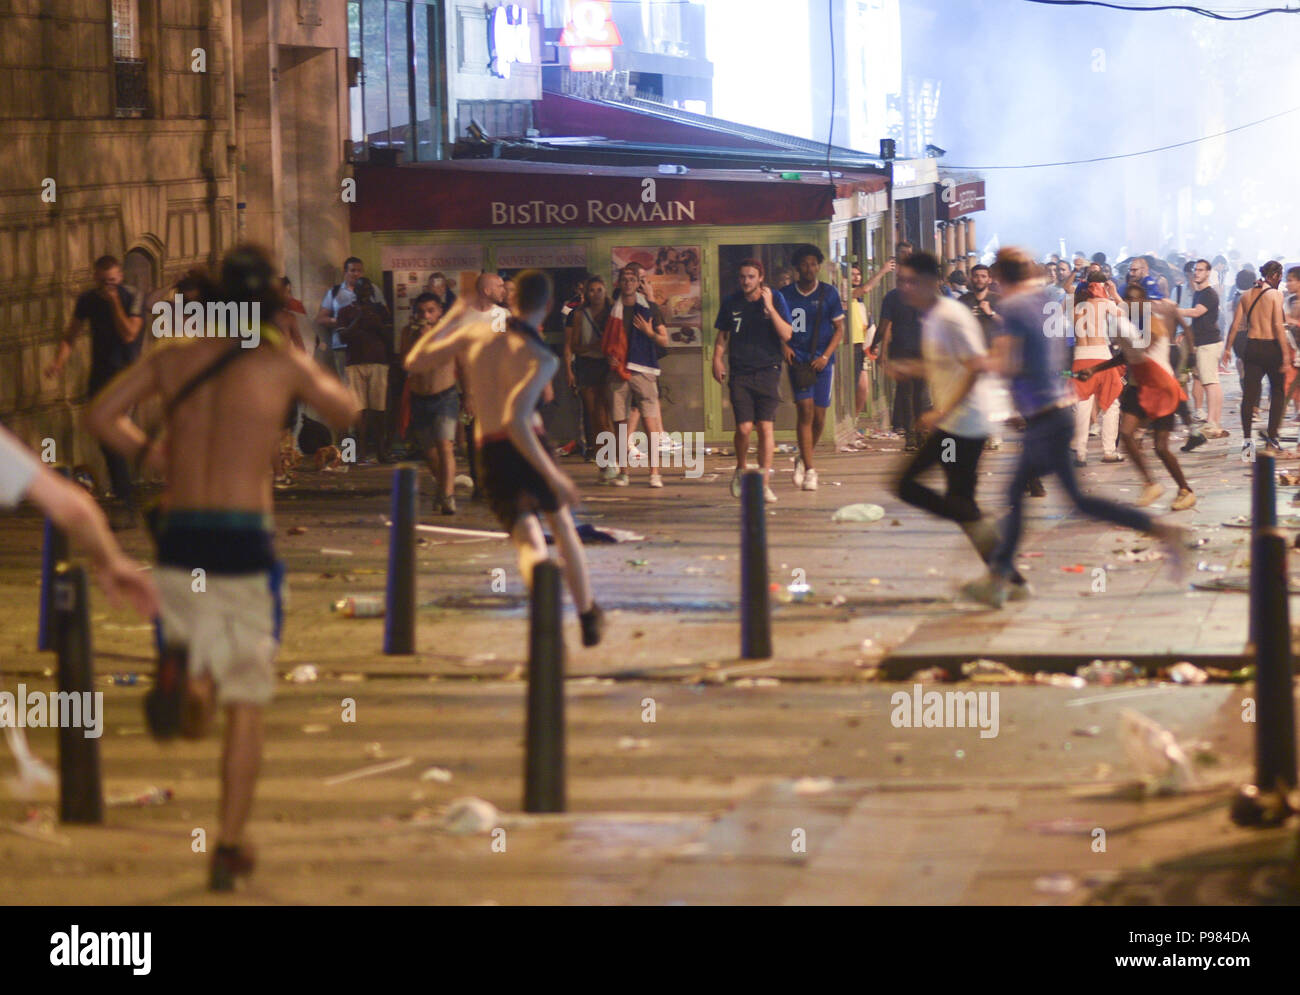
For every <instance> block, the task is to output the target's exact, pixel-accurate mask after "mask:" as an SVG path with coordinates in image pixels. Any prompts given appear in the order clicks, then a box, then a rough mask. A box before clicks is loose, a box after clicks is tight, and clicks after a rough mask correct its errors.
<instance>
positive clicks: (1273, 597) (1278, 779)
mask: <svg viewBox="0 0 1300 995" xmlns="http://www.w3.org/2000/svg"><path fill="white" fill-rule="evenodd" d="M1250 555H1251V568H1252V569H1251V584H1252V591H1253V588H1254V585H1255V584H1256V583H1258V584H1260V590H1259V592H1258V595H1257V596H1255V597H1254V607H1255V612H1256V614H1257V616H1258V617H1257V618H1256V619H1255V631H1256V632H1257V633H1258V634H1259V638H1258V640H1257V642H1256V644H1255V720H1256V721H1255V785H1256V787H1258V788H1259V790H1260V791H1261V792H1272V791H1276V790H1278V789H1279V787H1280V786H1282V785H1285V787H1286V788H1294V787H1295V786H1296V754H1295V706H1294V702H1293V697H1292V696H1293V693H1294V692H1293V691H1292V687H1291V682H1292V666H1291V613H1290V605H1289V604H1288V600H1287V599H1288V598H1289V597H1290V595H1289V592H1288V590H1287V544H1286V538H1285V537H1284V536H1283V535H1282V533H1281V532H1279V531H1278V530H1277V529H1267V530H1264V531H1261V532H1259V533H1257V534H1256V535H1255V537H1254V540H1253V541H1252V543H1251V551H1250Z"/></svg>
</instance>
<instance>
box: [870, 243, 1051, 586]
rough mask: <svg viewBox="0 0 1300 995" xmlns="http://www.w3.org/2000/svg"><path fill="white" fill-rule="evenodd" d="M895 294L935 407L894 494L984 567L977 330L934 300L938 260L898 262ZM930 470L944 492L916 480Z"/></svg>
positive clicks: (989, 400) (958, 307) (986, 412)
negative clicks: (910, 319) (932, 518)
mask: <svg viewBox="0 0 1300 995" xmlns="http://www.w3.org/2000/svg"><path fill="white" fill-rule="evenodd" d="M898 289H899V290H900V292H901V293H902V295H903V297H904V299H905V300H906V301H907V303H908V305H909V306H911V307H914V308H916V310H917V311H918V312H919V313H920V314H921V316H922V320H921V353H922V356H923V359H924V367H923V369H924V373H925V375H926V378H927V379H928V381H929V384H930V396H931V397H932V398H933V399H934V405H935V406H934V407H933V408H931V409H930V410H929V411H926V412H925V413H924V414H922V415H921V417H920V422H921V425H922V426H923V427H924V429H925V430H926V431H927V432H929V433H930V434H929V435H928V436H927V438H926V440H925V444H924V445H923V446H921V451H920V452H918V453H917V454H916V456H915V457H914V458H913V459H912V461H911V462H910V463H908V464H907V467H906V469H904V470H903V472H902V474H901V475H900V476H899V478H898V481H897V482H896V484H895V485H894V492H895V493H896V494H897V495H898V496H899V498H901V499H902V500H904V501H906V502H907V503H908V504H911V505H915V506H916V507H918V508H920V509H922V510H924V511H928V512H930V514H932V515H938V516H939V517H941V518H947V519H949V520H951V521H954V522H956V523H957V524H958V525H959V526H960V527H961V530H962V531H963V532H965V533H966V537H967V538H968V539H969V540H970V541H971V545H973V546H974V547H975V549H976V551H977V552H978V553H979V554H980V559H982V560H984V561H985V562H986V563H987V562H988V559H989V557H990V556H991V555H992V554H993V550H994V549H995V548H997V544H998V531H997V528H996V526H994V524H993V523H992V522H990V521H989V520H988V519H987V518H985V517H984V513H983V512H981V511H980V508H979V505H978V504H976V503H975V485H976V483H977V482H978V480H979V462H980V456H981V455H982V454H983V452H984V441H985V439H987V438H988V434H989V430H990V428H991V424H992V413H993V410H994V407H995V403H996V402H995V399H994V396H993V393H992V386H993V384H992V382H991V381H990V379H989V378H988V377H987V376H986V375H985V371H986V370H987V368H988V347H987V346H986V345H985V342H984V332H983V331H982V330H981V329H980V326H979V323H978V322H977V321H976V320H975V317H974V315H973V314H972V313H971V311H970V309H969V308H968V306H967V305H965V304H963V303H959V302H957V301H955V300H952V299H951V298H948V297H945V296H944V295H943V294H941V292H940V287H939V261H938V260H937V259H936V258H935V257H934V256H932V255H931V254H930V253H928V252H917V253H914V254H913V255H911V256H909V257H908V258H907V259H906V260H904V262H903V264H902V266H900V267H899V270H898ZM910 370H911V372H918V369H917V368H915V367H912V368H910ZM936 464H938V465H939V466H940V468H941V469H942V470H943V474H944V476H945V477H946V478H947V482H948V488H947V492H946V493H944V494H938V493H936V492H935V491H933V490H931V489H930V488H928V487H926V486H925V485H924V484H922V483H920V482H919V481H918V480H917V477H919V476H920V475H921V474H922V473H924V472H925V471H926V470H928V469H930V468H931V467H932V466H934V465H936ZM1011 580H1012V584H1013V586H1012V588H1011V596H1012V598H1015V599H1019V598H1022V597H1026V596H1028V594H1029V585H1028V584H1026V583H1025V580H1024V578H1023V577H1021V576H1020V575H1019V574H1013V575H1012V578H1011Z"/></svg>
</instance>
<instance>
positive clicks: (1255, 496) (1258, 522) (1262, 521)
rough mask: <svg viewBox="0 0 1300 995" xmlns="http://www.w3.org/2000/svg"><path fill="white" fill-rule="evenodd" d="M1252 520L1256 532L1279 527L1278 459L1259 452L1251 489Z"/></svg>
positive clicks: (1256, 457)
mask: <svg viewBox="0 0 1300 995" xmlns="http://www.w3.org/2000/svg"><path fill="white" fill-rule="evenodd" d="M1250 497H1251V502H1250V520H1251V525H1252V528H1253V529H1254V531H1255V532H1258V531H1259V530H1260V529H1271V528H1276V527H1277V460H1276V459H1274V458H1273V457H1272V456H1268V455H1266V454H1263V453H1257V454H1256V456H1255V477H1254V486H1253V488H1252V489H1251V495H1250Z"/></svg>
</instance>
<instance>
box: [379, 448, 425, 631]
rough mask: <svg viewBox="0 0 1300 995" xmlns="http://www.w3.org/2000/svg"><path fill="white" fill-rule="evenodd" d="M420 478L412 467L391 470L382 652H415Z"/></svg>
mask: <svg viewBox="0 0 1300 995" xmlns="http://www.w3.org/2000/svg"><path fill="white" fill-rule="evenodd" d="M419 498H420V481H419V476H418V475H417V471H416V468H415V467H414V466H411V465H406V464H404V465H402V466H399V467H398V468H397V469H396V470H395V471H394V472H393V506H392V519H393V527H392V528H391V529H390V530H389V535H388V593H387V597H386V602H385V605H384V652H385V653H388V654H400V653H414V652H415V517H416V513H417V509H418V508H419Z"/></svg>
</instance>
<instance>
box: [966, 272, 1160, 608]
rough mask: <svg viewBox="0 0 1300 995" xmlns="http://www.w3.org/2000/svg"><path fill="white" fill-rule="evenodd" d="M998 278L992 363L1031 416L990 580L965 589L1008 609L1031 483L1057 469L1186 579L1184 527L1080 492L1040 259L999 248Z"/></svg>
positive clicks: (1094, 513)
mask: <svg viewBox="0 0 1300 995" xmlns="http://www.w3.org/2000/svg"><path fill="white" fill-rule="evenodd" d="M993 278H994V279H995V280H997V281H998V284H999V286H1001V288H1002V326H1001V329H1000V331H999V334H998V336H997V338H996V339H994V342H993V368H994V369H995V370H998V371H1000V372H1002V373H1003V374H1004V375H1005V376H1007V377H1009V378H1010V380H1011V399H1012V401H1013V403H1014V404H1015V406H1016V410H1017V411H1019V413H1020V415H1021V417H1023V418H1024V420H1025V433H1024V441H1023V446H1022V449H1021V453H1020V462H1019V464H1018V465H1017V466H1016V472H1015V475H1014V476H1013V477H1012V480H1011V486H1010V488H1009V489H1008V492H1007V496H1008V500H1009V503H1010V509H1009V510H1008V512H1007V517H1006V522H1005V524H1004V526H1003V528H1002V540H1001V542H1000V543H999V544H998V547H997V549H996V550H994V552H993V556H992V558H991V560H990V562H989V571H988V574H987V575H986V576H985V577H982V578H980V579H979V580H976V581H972V582H971V583H970V584H967V585H966V586H965V587H964V588H963V589H962V592H963V594H965V595H966V596H967V597H969V598H971V599H972V600H975V601H979V602H982V603H984V604H986V605H989V606H990V607H993V608H1001V607H1002V605H1003V603H1004V602H1005V601H1006V599H1007V593H1008V585H1009V583H1010V582H1011V580H1012V577H1013V575H1014V573H1015V566H1014V563H1015V555H1016V548H1017V547H1018V546H1019V545H1020V532H1021V519H1022V516H1023V511H1024V500H1025V485H1026V483H1027V482H1028V481H1029V478H1030V477H1031V476H1035V475H1038V476H1042V475H1046V474H1049V473H1051V474H1055V475H1056V476H1057V478H1058V479H1059V480H1060V481H1061V486H1062V487H1063V488H1064V489H1065V492H1066V493H1067V494H1068V495H1069V496H1070V500H1072V501H1073V502H1074V505H1075V507H1077V508H1078V509H1079V510H1080V511H1082V512H1083V513H1084V514H1085V515H1087V516H1089V517H1090V518H1097V519H1101V520H1102V521H1107V522H1111V523H1113V524H1115V525H1119V526H1123V527H1124V528H1130V529H1136V530H1138V531H1140V532H1147V533H1150V534H1151V535H1154V536H1156V537H1157V538H1159V539H1161V540H1162V541H1163V542H1164V543H1165V545H1166V547H1167V548H1168V555H1169V559H1170V563H1171V564H1172V566H1173V567H1174V570H1175V573H1176V574H1177V575H1178V576H1181V571H1182V567H1183V545H1182V538H1183V534H1184V531H1183V530H1182V529H1180V528H1177V527H1175V526H1171V525H1165V524H1163V523H1161V522H1156V521H1155V520H1153V519H1152V518H1151V516H1150V515H1147V514H1146V513H1145V512H1141V511H1138V510H1137V509H1136V508H1127V507H1125V506H1123V505H1120V504H1115V503H1114V502H1112V501H1105V500H1103V499H1101V498H1097V497H1092V496H1090V495H1085V494H1084V493H1083V492H1082V491H1080V490H1079V482H1078V481H1077V480H1076V479H1075V476H1074V466H1073V464H1072V462H1071V458H1072V457H1071V453H1070V442H1071V439H1072V437H1073V435H1074V416H1073V415H1072V414H1071V412H1070V406H1071V405H1072V403H1073V400H1074V399H1073V396H1072V395H1069V394H1067V393H1066V392H1065V390H1064V389H1063V383H1062V380H1061V377H1060V375H1059V373H1058V371H1059V370H1060V369H1061V368H1062V367H1063V366H1064V360H1063V358H1062V357H1061V356H1059V355H1056V353H1057V352H1059V350H1060V347H1061V345H1063V344H1064V339H1062V338H1059V337H1050V338H1049V337H1048V335H1047V334H1046V329H1044V327H1043V325H1044V322H1043V315H1044V314H1046V313H1047V311H1046V310H1044V306H1045V305H1047V304H1048V303H1049V301H1048V297H1047V295H1046V294H1045V293H1044V292H1043V291H1042V290H1041V289H1039V288H1037V287H1036V286H1035V282H1034V261H1033V259H1032V258H1031V257H1030V256H1029V254H1028V253H1026V252H1025V251H1024V250H1023V249H1015V248H1006V249H1002V250H1001V251H999V252H998V255H997V260H996V261H995V262H994V264H993Z"/></svg>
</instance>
